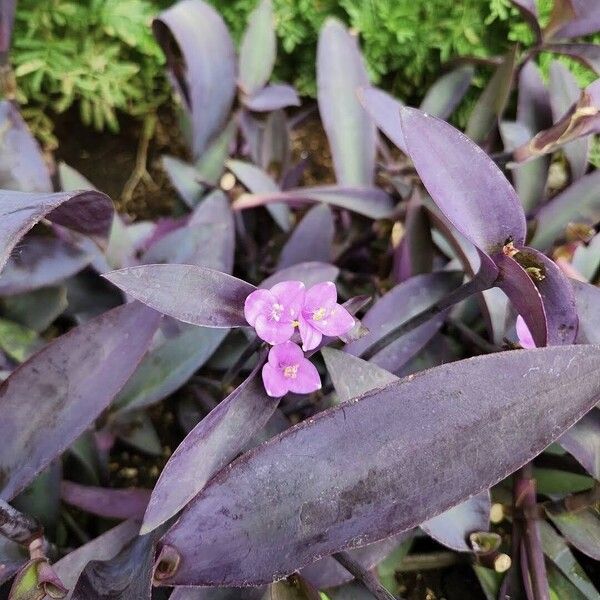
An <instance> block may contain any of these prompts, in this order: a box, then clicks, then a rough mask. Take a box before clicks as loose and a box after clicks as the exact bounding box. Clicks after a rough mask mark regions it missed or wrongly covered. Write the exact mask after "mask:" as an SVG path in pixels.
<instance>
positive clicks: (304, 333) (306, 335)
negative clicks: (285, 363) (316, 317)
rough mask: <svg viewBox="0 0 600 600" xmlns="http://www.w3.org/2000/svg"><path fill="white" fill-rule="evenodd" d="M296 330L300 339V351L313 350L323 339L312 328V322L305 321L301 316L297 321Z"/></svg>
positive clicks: (321, 335) (320, 334) (318, 332)
mask: <svg viewBox="0 0 600 600" xmlns="http://www.w3.org/2000/svg"><path fill="white" fill-rule="evenodd" d="M298 322H299V325H298V329H299V331H300V338H301V339H302V350H304V351H305V352H308V351H309V350H314V349H315V348H316V347H317V346H318V345H319V344H320V343H321V340H322V339H323V334H322V333H321V332H320V331H318V330H317V329H315V328H314V327H313V326H312V322H311V321H308V320H306V319H305V318H304V317H303V316H302V315H301V316H300V318H299V319H298Z"/></svg>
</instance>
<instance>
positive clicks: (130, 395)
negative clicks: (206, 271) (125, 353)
mask: <svg viewBox="0 0 600 600" xmlns="http://www.w3.org/2000/svg"><path fill="white" fill-rule="evenodd" d="M227 333H228V330H227V329H211V328H207V327H197V326H195V325H188V326H181V327H180V330H179V331H177V332H176V333H175V334H173V335H171V336H166V337H165V338H163V340H162V343H159V344H158V345H157V346H155V347H154V348H153V349H152V350H150V352H148V354H146V356H145V357H144V358H143V360H142V362H141V363H140V365H139V366H138V368H137V369H136V371H135V373H134V374H133V375H132V377H131V378H130V379H129V381H128V382H127V384H126V385H125V387H124V388H123V389H122V390H121V392H120V393H119V395H118V396H117V398H116V399H115V401H114V403H113V406H114V408H115V410H117V411H118V412H119V413H122V412H125V411H126V412H129V411H132V410H139V409H141V408H146V407H147V406H151V405H152V404H155V403H156V402H160V401H161V400H163V399H164V398H166V397H167V396H169V395H170V394H172V393H173V392H175V391H177V390H178V389H179V388H180V387H181V386H182V385H183V384H184V383H185V382H186V381H187V380H188V379H189V378H190V377H191V376H192V375H193V374H194V373H195V372H196V371H197V370H198V369H200V367H202V366H203V365H204V364H205V363H206V361H207V360H208V359H209V358H210V357H211V355H212V354H213V353H214V351H215V350H216V349H217V348H218V346H219V345H220V344H221V342H222V341H223V339H224V338H225V336H226V335H227Z"/></svg>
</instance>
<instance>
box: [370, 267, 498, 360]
mask: <svg viewBox="0 0 600 600" xmlns="http://www.w3.org/2000/svg"><path fill="white" fill-rule="evenodd" d="M489 288H490V283H489V282H488V280H487V278H485V277H481V276H479V275H476V276H475V277H474V278H473V279H471V281H468V282H467V283H465V284H463V285H461V286H460V287H458V288H456V289H455V290H453V291H452V292H450V293H449V294H448V295H447V296H445V297H444V298H442V299H441V300H440V301H439V302H436V303H435V304H434V305H433V306H430V307H429V308H427V309H425V310H423V311H421V312H420V313H418V314H416V315H414V316H413V317H411V318H410V319H408V321H405V322H404V323H401V324H400V325H398V326H397V327H394V329H392V330H391V331H389V332H388V333H387V334H386V335H384V336H383V337H382V338H380V339H379V340H377V341H376V342H375V343H374V344H372V345H371V346H370V347H369V348H367V350H365V352H363V353H362V355H361V358H363V359H364V360H369V359H371V358H373V356H375V355H376V354H377V353H378V352H380V351H381V350H383V349H384V348H385V347H386V346H388V345H389V344H391V343H392V342H394V341H395V340H397V339H398V338H399V337H401V336H403V335H406V334H407V333H409V332H410V331H412V330H413V329H416V328H417V327H419V325H422V324H423V323H426V322H427V321H429V319H432V318H433V317H435V316H437V315H439V314H440V313H442V312H443V311H445V310H446V309H447V308H450V307H451V306H453V305H455V304H458V303H459V302H461V301H462V300H465V299H466V298H469V297H470V296H472V295H473V294H477V293H478V292H483V291H484V290H487V289H489Z"/></svg>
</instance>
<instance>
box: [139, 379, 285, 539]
mask: <svg viewBox="0 0 600 600" xmlns="http://www.w3.org/2000/svg"><path fill="white" fill-rule="evenodd" d="M257 370H258V369H256V370H255V371H254V372H253V373H252V374H251V375H250V376H249V377H248V379H246V381H245V382H244V383H243V384H241V385H240V386H238V387H237V388H236V389H235V390H234V391H233V392H232V393H231V394H230V395H229V396H228V397H227V398H226V399H225V400H223V402H221V403H220V404H219V405H218V406H217V407H216V408H215V409H214V410H212V411H211V412H210V414H208V415H207V416H206V417H205V418H204V419H202V421H200V423H198V425H196V427H194V429H192V431H191V432H190V433H189V434H188V435H187V436H186V438H185V439H184V440H183V442H181V444H180V445H179V446H178V447H177V449H176V450H175V452H174V453H173V454H172V455H171V458H170V459H169V462H167V464H166V465H165V468H164V469H163V471H162V473H161V475H160V478H159V480H158V482H157V484H156V486H155V487H154V490H153V492H152V497H151V498H150V503H149V504H148V508H147V510H146V515H145V516H144V523H143V525H142V532H148V531H152V530H153V529H155V528H156V527H158V526H159V525H161V524H162V523H164V522H165V521H167V520H168V519H170V518H171V517H172V516H173V515H175V514H177V513H178V512H179V511H180V510H181V509H182V508H183V507H184V506H185V505H186V504H187V503H188V502H189V501H190V500H191V499H192V498H193V497H194V496H195V495H196V494H197V493H198V492H200V490H202V489H203V488H204V486H205V485H206V483H207V481H208V480H209V479H210V478H211V477H212V476H213V475H214V474H215V473H217V472H218V471H219V470H221V469H222V468H223V467H225V466H226V465H227V464H228V463H229V462H231V461H232V460H233V459H234V458H235V457H236V456H237V455H238V454H239V453H240V452H241V451H242V450H243V449H244V447H245V446H246V444H247V443H248V442H249V441H250V439H251V438H252V437H253V436H254V434H255V433H256V432H258V431H259V430H260V429H261V428H262V427H263V426H264V425H265V424H266V423H267V421H268V420H269V419H270V418H271V416H272V415H273V413H274V412H275V409H276V408H277V405H278V403H279V401H278V400H277V399H274V398H270V397H269V396H267V394H266V392H265V390H264V386H263V383H262V381H261V379H260V377H259V376H256V372H257Z"/></svg>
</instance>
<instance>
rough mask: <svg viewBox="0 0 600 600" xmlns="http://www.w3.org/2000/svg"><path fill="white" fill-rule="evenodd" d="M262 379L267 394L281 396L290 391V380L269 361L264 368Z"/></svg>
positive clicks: (275, 396)
mask: <svg viewBox="0 0 600 600" xmlns="http://www.w3.org/2000/svg"><path fill="white" fill-rule="evenodd" d="M262 380H263V385H264V386H265V390H266V392H267V394H268V395H269V396H271V397H272V398H281V396H285V395H286V394H287V393H288V380H287V379H286V378H285V377H284V376H283V373H282V372H281V371H280V370H279V369H276V368H275V367H274V366H273V365H271V364H269V363H266V364H265V366H264V367H263V368H262Z"/></svg>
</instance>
